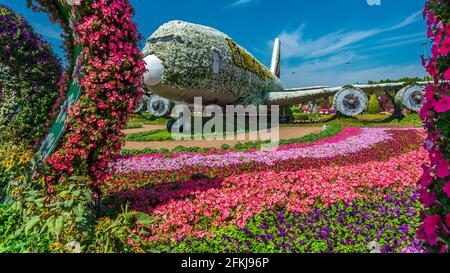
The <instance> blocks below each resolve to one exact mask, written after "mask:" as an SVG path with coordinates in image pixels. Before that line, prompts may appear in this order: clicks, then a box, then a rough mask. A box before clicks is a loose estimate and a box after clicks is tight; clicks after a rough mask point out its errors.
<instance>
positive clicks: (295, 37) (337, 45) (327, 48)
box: [270, 11, 421, 59]
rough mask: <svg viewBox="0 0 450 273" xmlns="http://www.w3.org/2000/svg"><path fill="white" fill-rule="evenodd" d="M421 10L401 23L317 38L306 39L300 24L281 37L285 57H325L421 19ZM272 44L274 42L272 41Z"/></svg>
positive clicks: (303, 26)
mask: <svg viewBox="0 0 450 273" xmlns="http://www.w3.org/2000/svg"><path fill="white" fill-rule="evenodd" d="M420 15H421V11H418V12H414V13H413V14H411V15H410V16H408V17H407V18H406V19H404V20H403V21H402V22H401V23H399V24H396V25H394V26H391V27H387V28H373V29H368V30H360V31H348V32H345V31H342V30H341V31H337V32H333V33H329V34H327V35H324V36H322V37H319V38H317V39H315V40H314V39H305V37H304V29H305V25H302V26H300V27H299V28H298V29H297V30H296V31H294V32H287V31H283V32H282V33H281V34H280V35H279V37H280V39H281V41H282V56H283V58H287V59H289V58H297V57H301V58H305V59H310V58H318V57H324V56H328V55H331V54H335V53H336V52H339V51H342V50H348V49H349V48H350V47H351V46H354V45H355V44H357V43H358V42H361V41H363V40H365V39H367V38H370V37H373V36H375V35H378V34H381V33H385V32H389V31H394V30H398V29H401V28H404V27H406V26H408V25H410V24H412V23H415V22H417V21H419V20H420V18H421V17H420ZM270 43H271V44H272V43H273V41H272V42H270Z"/></svg>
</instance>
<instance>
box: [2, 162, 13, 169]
mask: <svg viewBox="0 0 450 273" xmlns="http://www.w3.org/2000/svg"><path fill="white" fill-rule="evenodd" d="M13 165H14V162H13V161H12V160H6V161H4V162H3V167H5V168H6V169H11V168H12V167H13Z"/></svg>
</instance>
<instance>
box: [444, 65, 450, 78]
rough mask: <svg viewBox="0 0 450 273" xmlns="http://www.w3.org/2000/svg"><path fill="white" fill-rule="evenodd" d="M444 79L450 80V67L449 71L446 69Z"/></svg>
mask: <svg viewBox="0 0 450 273" xmlns="http://www.w3.org/2000/svg"><path fill="white" fill-rule="evenodd" d="M443 77H444V80H447V81H448V80H450V68H449V69H447V71H445V73H444V76H443Z"/></svg>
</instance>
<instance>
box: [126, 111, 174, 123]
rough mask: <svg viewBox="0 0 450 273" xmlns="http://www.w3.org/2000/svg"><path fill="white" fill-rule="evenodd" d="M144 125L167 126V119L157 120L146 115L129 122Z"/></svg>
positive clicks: (135, 117) (134, 117) (136, 116)
mask: <svg viewBox="0 0 450 273" xmlns="http://www.w3.org/2000/svg"><path fill="white" fill-rule="evenodd" d="M136 123H137V124H143V125H166V124H167V119H166V118H156V117H154V116H152V115H151V114H148V113H144V114H139V115H135V116H133V117H132V118H131V119H130V120H129V121H128V124H136Z"/></svg>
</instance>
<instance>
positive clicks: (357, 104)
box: [334, 87, 369, 116]
mask: <svg viewBox="0 0 450 273" xmlns="http://www.w3.org/2000/svg"><path fill="white" fill-rule="evenodd" d="M368 105H369V99H368V97H367V95H366V94H365V93H364V92H363V91H362V90H361V89H359V88H355V87H345V88H343V89H341V90H340V91H339V92H338V93H337V94H336V95H335V96H334V108H335V109H336V111H338V112H339V113H341V114H342V115H345V116H356V115H359V114H361V113H362V112H364V110H366V109H367V106H368Z"/></svg>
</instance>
